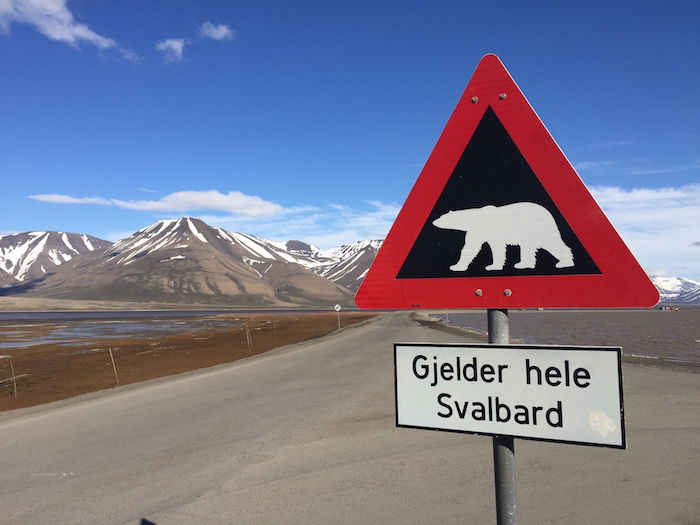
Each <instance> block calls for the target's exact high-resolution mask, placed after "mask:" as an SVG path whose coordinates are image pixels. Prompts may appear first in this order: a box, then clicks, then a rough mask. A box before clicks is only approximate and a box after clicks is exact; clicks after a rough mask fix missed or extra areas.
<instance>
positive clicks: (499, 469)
mask: <svg viewBox="0 0 700 525" xmlns="http://www.w3.org/2000/svg"><path fill="white" fill-rule="evenodd" d="M486 315H487V316H488V332H489V344H503V345H507V344H509V343H510V331H509V326H508V310H495V309H489V310H488V311H487V314H486ZM493 472H494V480H495V484H496V523H498V525H515V524H516V523H517V517H516V512H515V511H516V500H515V442H514V439H513V437H511V436H493Z"/></svg>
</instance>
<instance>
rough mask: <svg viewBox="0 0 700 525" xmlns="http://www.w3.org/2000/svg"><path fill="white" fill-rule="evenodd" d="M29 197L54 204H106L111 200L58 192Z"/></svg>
mask: <svg viewBox="0 0 700 525" xmlns="http://www.w3.org/2000/svg"><path fill="white" fill-rule="evenodd" d="M29 198H30V199H34V200H37V201H43V202H53V203H56V204H101V205H103V206H105V205H106V206H108V205H110V204H111V202H110V201H109V200H108V199H103V198H102V197H71V196H70V195H60V194H58V193H43V194H40V195H29Z"/></svg>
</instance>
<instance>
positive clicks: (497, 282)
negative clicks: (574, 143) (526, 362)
mask: <svg viewBox="0 0 700 525" xmlns="http://www.w3.org/2000/svg"><path fill="white" fill-rule="evenodd" d="M658 300H659V294H658V292H657V290H656V288H655V287H654V285H653V284H652V283H651V281H650V279H649V278H648V276H647V275H646V273H645V272H644V270H643V269H642V268H641V267H640V265H639V264H638V263H637V261H636V260H635V258H634V256H633V255H632V254H631V253H630V251H629V249H628V248H627V246H625V244H624V242H623V241H622V239H621V238H620V236H619V235H618V234H617V232H616V231H615V230H614V228H613V226H612V225H611V224H610V222H609V221H608V219H607V218H606V217H605V214H604V213H603V212H602V210H601V209H600V207H599V206H598V204H597V203H596V202H595V200H594V199H593V197H592V196H591V194H590V193H589V192H588V190H587V189H586V187H585V186H584V184H583V182H582V181H581V179H580V178H579V176H578V175H577V174H576V172H575V171H574V169H573V167H572V166H571V164H570V163H569V161H568V160H567V159H566V157H565V156H564V154H563V153H562V151H561V149H559V146H558V145H557V144H556V142H555V141H554V139H553V138H552V136H551V135H550V134H549V132H548V131H547V129H546V128H545V126H544V124H542V122H541V121H540V119H539V117H538V116H537V114H536V113H535V111H534V110H533V109H532V107H531V106H530V104H529V103H528V101H527V99H526V98H525V96H524V95H523V94H522V92H521V91H520V89H519V88H518V86H517V85H516V83H515V82H514V80H513V79H512V78H511V76H510V74H509V73H508V71H507V70H506V69H505V67H504V66H503V64H502V63H501V61H500V60H499V59H498V57H496V56H495V55H487V56H485V57H484V58H483V59H482V60H481V62H480V63H479V65H478V67H477V68H476V71H475V72H474V75H473V76H472V79H471V80H470V81H469V84H468V85H467V88H466V89H465V91H464V93H463V95H462V97H461V99H460V100H459V102H458V104H457V107H456V108H455V110H454V112H453V113H452V116H451V117H450V119H449V121H448V122H447V125H446V126H445V129H444V131H443V132H442V134H441V136H440V138H439V140H438V142H437V144H436V145H435V148H434V150H433V152H432V154H431V155H430V157H429V158H428V160H427V162H426V164H425V167H424V168H423V171H422V172H421V174H420V176H419V177H418V180H417V181H416V183H415V185H414V186H413V189H412V190H411V193H410V194H409V196H408V198H407V200H406V202H405V204H404V205H403V207H402V209H401V211H400V213H399V215H398V217H397V218H396V221H395V222H394V225H393V226H392V228H391V230H390V232H389V234H388V235H387V238H386V240H385V241H384V243H383V245H382V247H381V249H380V251H379V253H378V254H377V257H376V258H375V260H374V263H373V264H372V267H371V268H370V270H369V272H368V274H367V276H366V277H365V279H364V281H363V283H362V286H361V287H360V289H359V291H358V293H357V296H356V298H355V301H356V303H357V304H358V306H360V307H361V308H535V307H574V306H575V307H593V308H595V307H646V306H653V305H654V304H656V303H657V302H658Z"/></svg>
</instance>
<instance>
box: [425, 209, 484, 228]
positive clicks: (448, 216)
mask: <svg viewBox="0 0 700 525" xmlns="http://www.w3.org/2000/svg"><path fill="white" fill-rule="evenodd" d="M478 211H479V210H478V209H473V210H470V209H467V210H450V211H448V212H447V213H445V214H443V215H440V217H438V218H437V219H435V220H434V221H433V225H434V226H437V227H438V228H443V229H445V230H461V231H467V229H469V226H470V223H471V222H473V221H474V219H475V217H474V212H478Z"/></svg>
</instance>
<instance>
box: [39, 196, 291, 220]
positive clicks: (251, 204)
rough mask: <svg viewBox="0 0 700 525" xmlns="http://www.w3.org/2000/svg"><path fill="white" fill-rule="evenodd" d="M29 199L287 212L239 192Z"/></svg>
mask: <svg viewBox="0 0 700 525" xmlns="http://www.w3.org/2000/svg"><path fill="white" fill-rule="evenodd" d="M29 198H30V199H34V200H38V201H43V202H52V203H56V204H99V205H103V206H117V207H119V208H126V209H130V210H137V211H174V212H190V211H201V210H216V211H223V212H226V213H235V214H237V215H241V216H246V217H265V216H269V215H275V214H280V213H282V212H283V211H284V208H283V207H282V206H280V205H279V204H276V203H274V202H269V201H266V200H263V199H261V198H260V197H256V196H254V195H245V194H244V193H241V192H239V191H230V192H229V193H226V194H224V193H220V192H218V191H215V190H208V191H178V192H175V193H171V194H170V195H166V196H165V197H163V198H161V199H159V200H131V201H125V200H120V199H106V198H103V197H71V196H70V195H60V194H56V193H52V194H40V195H29Z"/></svg>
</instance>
